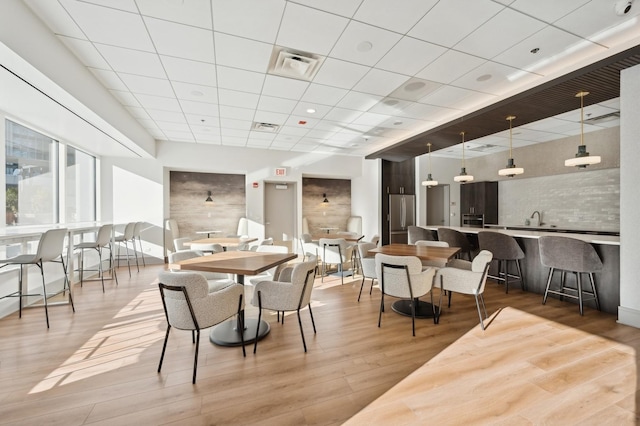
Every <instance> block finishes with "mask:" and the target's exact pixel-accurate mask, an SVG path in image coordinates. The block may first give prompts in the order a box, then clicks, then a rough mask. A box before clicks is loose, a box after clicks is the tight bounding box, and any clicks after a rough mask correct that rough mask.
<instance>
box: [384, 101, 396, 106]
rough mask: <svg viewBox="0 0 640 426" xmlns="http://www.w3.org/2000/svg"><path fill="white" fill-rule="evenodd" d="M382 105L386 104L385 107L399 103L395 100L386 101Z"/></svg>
mask: <svg viewBox="0 0 640 426" xmlns="http://www.w3.org/2000/svg"><path fill="white" fill-rule="evenodd" d="M382 103H384V104H385V105H389V106H394V105H398V101H397V100H395V99H386V100H384V101H383V102H382Z"/></svg>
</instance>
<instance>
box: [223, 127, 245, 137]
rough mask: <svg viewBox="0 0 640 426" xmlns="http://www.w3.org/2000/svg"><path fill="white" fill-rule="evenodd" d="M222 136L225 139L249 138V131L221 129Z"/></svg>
mask: <svg viewBox="0 0 640 426" xmlns="http://www.w3.org/2000/svg"><path fill="white" fill-rule="evenodd" d="M220 135H221V136H222V137H223V138H224V137H227V136H233V137H236V138H248V137H249V131H248V130H239V129H224V128H223V129H221V130H220Z"/></svg>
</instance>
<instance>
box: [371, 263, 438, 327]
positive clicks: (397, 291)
mask: <svg viewBox="0 0 640 426" xmlns="http://www.w3.org/2000/svg"><path fill="white" fill-rule="evenodd" d="M375 260H376V276H377V277H378V279H379V280H380V290H381V292H382V297H381V299H380V312H379V314H378V327H380V322H381V321H382V312H383V310H384V296H385V294H386V295H389V296H392V297H397V298H400V299H409V300H417V299H418V298H419V297H422V296H425V295H426V294H430V295H431V303H432V305H433V294H432V293H431V288H432V284H433V277H434V275H435V272H436V269H435V268H427V269H425V270H423V269H422V262H420V259H418V258H417V257H415V256H391V255H388V254H382V253H377V254H376V257H375ZM433 322H434V324H437V323H438V313H437V312H436V310H435V305H433ZM411 327H412V331H413V335H414V336H415V335H416V312H415V303H412V304H411Z"/></svg>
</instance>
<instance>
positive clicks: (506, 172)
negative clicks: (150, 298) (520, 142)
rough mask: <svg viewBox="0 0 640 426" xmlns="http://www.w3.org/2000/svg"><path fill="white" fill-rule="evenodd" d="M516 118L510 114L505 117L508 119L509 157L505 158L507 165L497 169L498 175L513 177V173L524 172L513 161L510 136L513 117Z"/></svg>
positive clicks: (511, 136)
mask: <svg viewBox="0 0 640 426" xmlns="http://www.w3.org/2000/svg"><path fill="white" fill-rule="evenodd" d="M514 118H516V116H515V115H510V116H508V117H507V120H509V159H508V160H507V167H505V168H504V169H500V170H498V174H499V175H500V176H509V177H514V176H515V175H521V174H523V173H524V169H523V168H522V167H516V165H515V163H514V162H513V153H512V150H513V147H512V144H513V142H512V138H513V127H512V125H513V119H514Z"/></svg>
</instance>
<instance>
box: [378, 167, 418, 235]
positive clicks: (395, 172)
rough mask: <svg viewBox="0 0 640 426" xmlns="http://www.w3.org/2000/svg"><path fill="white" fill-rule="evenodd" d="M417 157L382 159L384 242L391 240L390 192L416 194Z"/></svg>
mask: <svg viewBox="0 0 640 426" xmlns="http://www.w3.org/2000/svg"><path fill="white" fill-rule="evenodd" d="M415 182H416V178H415V159H413V158H411V159H409V160H405V161H388V160H382V187H381V192H382V194H380V195H381V200H382V203H381V204H382V212H381V213H382V218H383V220H382V235H381V239H382V244H383V245H385V244H389V242H390V234H389V231H390V228H389V220H390V215H389V213H390V212H389V194H407V195H415V193H416V192H415Z"/></svg>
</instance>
